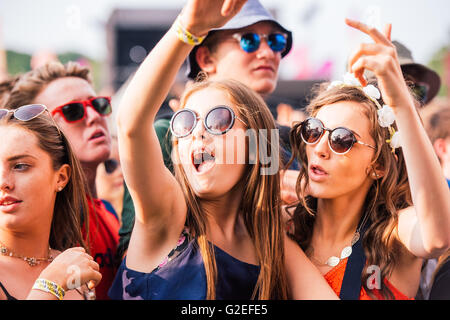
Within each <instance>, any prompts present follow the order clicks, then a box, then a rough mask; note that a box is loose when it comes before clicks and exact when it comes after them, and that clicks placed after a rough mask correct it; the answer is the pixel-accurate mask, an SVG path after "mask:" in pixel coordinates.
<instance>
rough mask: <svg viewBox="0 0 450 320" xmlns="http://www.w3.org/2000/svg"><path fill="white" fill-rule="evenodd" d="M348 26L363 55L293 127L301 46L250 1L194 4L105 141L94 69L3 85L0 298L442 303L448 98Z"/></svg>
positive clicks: (401, 51) (403, 56)
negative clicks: (290, 75)
mask: <svg viewBox="0 0 450 320" xmlns="http://www.w3.org/2000/svg"><path fill="white" fill-rule="evenodd" d="M345 23H346V24H347V25H348V27H349V28H353V29H356V30H359V31H360V32H361V33H362V34H365V35H367V36H369V37H370V38H371V39H372V43H364V44H361V45H360V46H359V47H358V48H357V49H356V50H354V51H353V52H352V54H351V55H350V56H349V60H348V72H347V73H346V74H345V75H343V77H342V79H338V80H336V81H332V82H326V83H321V84H320V86H317V87H316V88H314V91H313V98H312V99H311V101H310V102H309V104H308V106H307V107H306V108H305V110H304V111H297V112H298V113H296V114H295V115H294V114H293V113H292V108H290V106H280V108H279V110H280V113H281V110H282V109H283V110H285V111H286V110H287V111H286V112H285V115H286V114H287V113H289V115H286V116H284V117H282V116H280V117H278V118H274V116H273V114H272V113H271V111H270V110H269V108H268V106H267V103H266V101H265V98H266V97H268V95H270V94H271V93H272V92H273V91H274V90H275V88H276V86H277V79H278V69H279V65H280V63H282V59H283V57H285V56H286V55H287V54H288V53H289V51H290V49H291V47H292V41H293V40H292V39H293V34H292V32H291V31H289V30H288V29H286V28H285V27H283V25H282V24H281V23H280V22H279V21H277V20H276V19H274V17H273V16H272V15H271V14H270V13H269V12H268V11H267V10H266V9H265V8H264V7H263V6H262V5H261V3H260V2H259V1H258V0H223V1H208V0H189V1H187V3H186V5H185V6H184V8H183V9H182V11H181V12H180V14H179V15H178V17H177V18H176V20H175V21H174V23H173V25H172V26H171V27H170V29H169V30H168V31H167V33H166V34H165V35H164V36H163V37H162V39H161V40H160V41H159V42H158V43H157V45H156V46H155V47H154V48H153V49H152V51H151V52H150V53H149V54H148V56H147V57H146V58H145V60H144V61H143V62H142V63H141V65H140V66H139V68H138V70H137V71H136V73H135V74H134V75H133V76H132V78H131V79H130V81H129V82H128V83H127V87H126V90H125V91H124V92H123V94H122V95H121V96H120V99H119V100H118V103H117V106H118V110H117V119H114V121H113V123H114V124H115V125H117V127H115V130H114V132H111V130H110V129H111V128H110V126H109V125H108V121H107V120H108V117H110V116H111V113H112V103H111V98H110V97H108V96H103V95H98V94H97V93H96V92H95V90H94V87H93V84H92V79H91V74H90V70H89V69H88V68H87V67H83V66H80V65H79V64H77V63H74V62H70V63H68V64H65V65H63V64H61V63H59V62H57V61H51V62H48V63H44V64H39V65H38V66H36V67H33V69H32V70H31V71H29V72H26V73H23V74H19V75H14V76H9V77H7V78H6V80H4V81H2V82H1V83H0V135H1V137H2V142H1V144H0V270H1V272H0V300H14V299H20V300H23V299H42V300H50V299H53V300H56V299H59V300H63V299H77V300H80V299H85V300H93V299H98V300H106V299H114V300H150V299H156V300H161V299H170V300H172V299H181V300H197V299H199V300H203V299H209V300H215V299H223V300H250V299H258V300H284V299H295V300H300V299H318V300H319V299H320V300H322V299H324V300H325V299H326V300H332V299H343V300H359V299H360V300H367V299H383V300H384V299H401V300H407V299H423V300H427V299H450V258H449V252H450V250H449V248H450V129H449V128H450V125H449V124H450V101H449V100H446V99H440V98H439V97H436V95H437V93H438V91H439V87H440V78H439V76H438V75H437V74H436V73H435V72H434V71H433V70H431V69H429V68H427V67H425V66H423V65H420V64H418V63H415V62H414V61H413V59H412V54H411V52H410V51H409V50H408V49H407V48H406V47H404V46H403V45H402V44H401V43H399V42H398V41H392V40H391V29H392V26H391V25H386V26H385V28H384V30H377V29H376V28H373V27H370V26H367V25H366V24H364V23H362V22H359V21H354V20H350V19H347V20H346V21H345ZM348 49H350V48H348ZM349 51H350V50H349ZM186 60H187V62H188V70H187V77H188V78H189V81H188V82H187V83H186V85H185V88H184V89H183V90H179V89H178V88H177V90H175V89H176V88H175V87H174V82H175V83H176V84H178V81H177V79H178V77H179V72H180V69H181V68H182V65H183V63H184V61H186ZM174 92H176V94H174ZM169 98H170V99H169ZM163 105H167V106H169V108H168V109H169V112H167V113H164V114H162V113H161V112H160V109H161V107H162V106H163ZM114 106H116V104H114ZM289 110H290V111H289ZM293 119H296V120H297V121H295V122H293Z"/></svg>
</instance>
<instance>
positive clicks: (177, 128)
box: [171, 110, 195, 137]
mask: <svg viewBox="0 0 450 320" xmlns="http://www.w3.org/2000/svg"><path fill="white" fill-rule="evenodd" d="M194 124H195V116H194V114H193V113H192V112H190V111H188V110H182V111H180V112H178V113H177V114H175V115H174V117H173V118H172V124H171V126H172V132H173V133H174V134H175V136H177V137H184V136H186V135H188V134H189V133H190V132H191V130H192V128H193V127H194Z"/></svg>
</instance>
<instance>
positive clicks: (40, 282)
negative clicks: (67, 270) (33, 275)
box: [33, 279, 66, 300]
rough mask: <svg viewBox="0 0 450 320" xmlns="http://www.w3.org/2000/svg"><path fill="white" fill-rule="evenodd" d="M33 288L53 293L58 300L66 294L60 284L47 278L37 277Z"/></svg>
mask: <svg viewBox="0 0 450 320" xmlns="http://www.w3.org/2000/svg"><path fill="white" fill-rule="evenodd" d="M33 289H37V290H41V291H44V292H47V293H51V294H53V295H54V296H55V297H57V298H58V300H62V299H64V295H65V294H66V293H65V291H64V289H63V288H61V286H60V285H59V284H57V283H55V282H53V281H50V280H46V279H37V280H36V282H35V283H34V285H33Z"/></svg>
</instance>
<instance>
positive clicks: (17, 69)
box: [6, 50, 31, 75]
mask: <svg viewBox="0 0 450 320" xmlns="http://www.w3.org/2000/svg"><path fill="white" fill-rule="evenodd" d="M30 61H31V55H29V54H26V53H21V52H17V51H13V50H7V51H6V63H7V64H8V73H9V74H10V75H16V74H18V73H23V72H27V71H30V70H31V67H30Z"/></svg>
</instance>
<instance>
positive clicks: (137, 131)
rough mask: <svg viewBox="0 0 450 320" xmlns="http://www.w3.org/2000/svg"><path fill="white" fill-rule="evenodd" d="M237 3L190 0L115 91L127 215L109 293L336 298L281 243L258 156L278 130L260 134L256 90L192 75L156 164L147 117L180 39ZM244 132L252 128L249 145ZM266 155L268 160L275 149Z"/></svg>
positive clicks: (176, 61)
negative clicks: (130, 224)
mask: <svg viewBox="0 0 450 320" xmlns="http://www.w3.org/2000/svg"><path fill="white" fill-rule="evenodd" d="M244 2H245V1H229V0H227V1H208V0H199V1H188V3H187V4H186V6H185V7H184V8H183V11H182V12H181V14H180V15H179V17H178V20H177V22H176V23H175V24H174V25H173V26H172V27H171V28H170V30H169V31H168V32H167V33H166V34H165V35H164V37H163V38H162V39H161V41H160V42H159V43H158V44H157V45H156V46H155V48H154V49H153V50H152V51H151V52H150V54H149V56H148V57H147V58H146V59H145V60H144V62H143V63H142V64H141V66H140V67H139V69H138V70H137V72H136V74H135V76H134V77H133V79H132V81H131V82H130V84H129V86H128V87H127V90H126V92H125V94H124V96H123V98H122V101H121V105H120V107H119V114H118V138H119V150H120V152H119V154H120V160H121V164H122V169H123V172H124V176H125V180H126V182H127V185H128V187H129V189H130V193H131V196H132V197H133V201H134V205H135V209H136V222H135V226H134V229H133V232H132V235H131V241H130V245H129V248H128V253H127V256H126V257H125V259H124V260H123V262H122V265H121V267H120V269H119V272H118V274H117V277H116V280H115V282H114V284H113V286H112V288H111V290H110V297H111V298H114V299H252V298H254V299H284V298H287V297H288V295H290V296H292V297H294V298H337V297H336V295H335V294H334V293H333V292H332V290H331V289H330V288H329V286H328V285H327V283H326V282H325V281H324V279H323V278H322V277H321V275H320V273H319V272H318V270H317V269H316V268H314V266H313V265H312V263H310V262H309V260H308V259H307V257H306V256H305V255H304V254H303V252H302V251H301V250H300V248H299V247H298V246H297V245H295V244H294V243H293V242H292V241H291V240H287V241H285V237H286V236H285V229H284V225H283V222H282V219H281V209H280V199H279V193H280V192H279V188H280V181H279V173H278V171H275V172H274V173H273V174H263V173H262V172H264V169H267V167H268V166H269V165H270V164H267V162H266V165H263V164H262V161H261V158H262V156H261V155H260V154H261V153H263V152H266V154H267V151H269V152H270V151H271V147H272V146H273V145H274V144H275V145H276V144H277V143H278V137H275V138H274V137H273V136H272V135H270V132H271V130H274V129H275V123H274V120H273V117H272V115H271V113H270V111H269V110H268V108H267V106H266V105H265V103H264V101H263V100H262V98H261V97H260V96H259V95H257V94H255V93H254V92H253V91H252V90H251V89H249V88H248V87H246V86H245V85H243V84H241V83H239V82H237V81H234V80H221V81H215V80H214V81H213V80H211V81H209V80H205V81H203V82H199V83H197V84H194V85H192V86H191V87H190V88H189V89H187V90H186V91H185V92H184V94H183V96H182V98H181V106H182V109H181V110H180V111H179V112H177V113H176V114H175V115H174V116H173V118H172V120H171V130H172V133H173V135H174V140H173V150H174V153H173V160H174V170H175V177H174V176H173V175H172V174H171V172H170V171H169V170H168V169H167V168H166V167H165V166H164V161H163V158H162V153H161V149H160V144H159V142H158V139H157V137H156V133H155V131H154V128H153V121H154V117H155V115H156V113H157V111H158V108H159V107H160V105H161V104H162V102H163V100H164V98H165V96H166V95H167V93H168V92H169V89H170V85H171V83H172V81H173V79H174V78H175V75H176V73H177V72H178V70H179V68H180V67H181V66H182V64H183V61H184V60H185V58H186V57H187V55H188V54H189V52H190V51H191V50H192V47H193V45H192V44H193V43H195V42H193V41H191V42H189V39H187V38H189V37H190V39H191V40H192V38H194V39H197V37H198V36H202V35H204V34H206V33H207V32H208V30H209V29H211V28H212V27H216V26H220V25H222V24H224V23H225V22H226V21H227V20H229V19H230V18H231V17H232V16H233V15H234V14H235V13H236V12H238V11H239V9H240V8H241V7H242V5H243V4H244ZM192 35H194V36H192ZM186 42H189V43H186ZM150 71H151V72H150ZM130 106H133V108H132V112H130V109H129V107H130ZM249 130H253V132H256V133H257V135H256V140H255V141H254V144H253V145H254V146H256V147H257V149H256V151H255V149H252V148H251V145H252V144H251V142H250V141H251V139H248V140H247V139H246V132H248V131H249ZM264 130H265V131H266V132H269V134H267V135H266V140H265V139H264V137H261V136H259V133H260V132H263V131H264ZM266 149H268V150H266ZM142 150H147V152H145V153H144V152H142ZM252 150H253V151H255V152H252ZM148 154H151V155H152V156H151V157H148ZM271 155H272V156H271V160H272V161H273V162H274V161H275V162H276V159H277V158H278V157H279V154H278V153H277V152H276V151H273V150H272V153H271ZM241 156H242V158H243V159H244V161H243V162H240V161H239V160H237V159H240V158H241ZM242 158H241V159H242ZM227 159H231V161H228V160H227ZM250 159H254V160H255V161H254V162H253V163H251V161H250ZM180 235H181V236H180ZM298 268H301V269H302V273H301V274H298V273H297V272H296V271H298ZM293 274H296V277H297V278H296V280H299V281H298V282H294V281H291V280H292V279H291V275H293ZM289 289H290V290H289Z"/></svg>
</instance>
